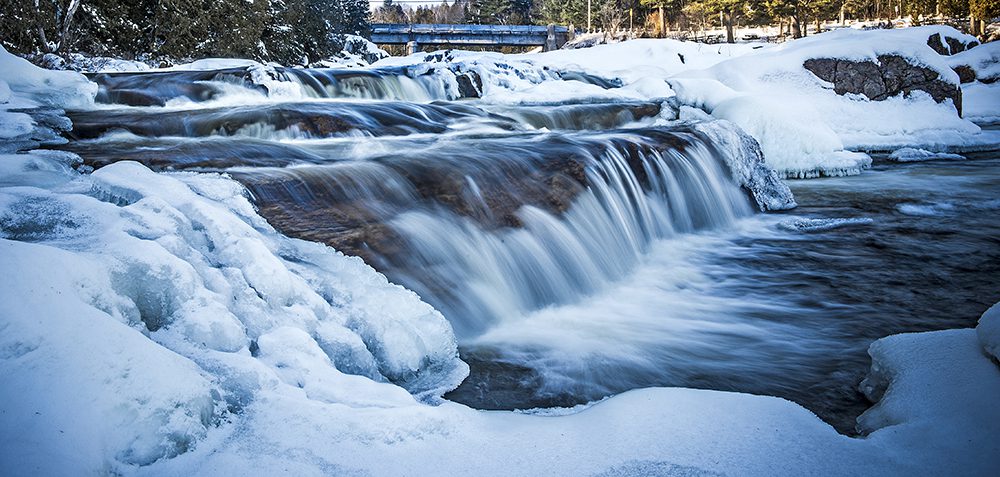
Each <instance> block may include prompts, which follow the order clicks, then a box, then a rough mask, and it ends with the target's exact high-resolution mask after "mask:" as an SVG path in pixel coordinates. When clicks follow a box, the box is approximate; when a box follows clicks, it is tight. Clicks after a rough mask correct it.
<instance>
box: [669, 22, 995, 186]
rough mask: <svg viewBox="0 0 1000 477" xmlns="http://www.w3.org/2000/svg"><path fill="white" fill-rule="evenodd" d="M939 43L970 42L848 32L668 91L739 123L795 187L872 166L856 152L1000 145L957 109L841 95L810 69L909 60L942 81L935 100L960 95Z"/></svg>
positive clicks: (908, 32) (926, 30)
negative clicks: (830, 63) (815, 62)
mask: <svg viewBox="0 0 1000 477" xmlns="http://www.w3.org/2000/svg"><path fill="white" fill-rule="evenodd" d="M933 34H939V35H941V36H951V37H956V36H958V37H961V36H962V34H960V33H958V32H957V31H955V30H954V29H951V28H950V27H943V26H934V27H919V28H907V29H900V30H880V31H857V30H853V29H841V30H836V31H833V32H829V33H824V34H822V35H816V36H814V37H810V38H806V39H800V40H795V41H792V42H788V43H786V44H784V45H782V46H781V47H777V48H771V49H766V50H761V51H759V52H756V53H752V54H747V55H743V56H739V57H735V58H732V59H729V60H726V61H723V62H720V63H718V64H716V65H714V66H711V67H709V68H706V69H702V70H688V71H683V72H680V73H678V74H677V75H674V76H673V77H671V78H670V79H669V82H670V85H671V87H672V88H673V89H674V90H675V91H676V93H677V98H678V100H679V102H680V104H682V105H687V106H691V107H697V108H700V109H702V110H704V111H706V112H708V113H710V114H712V115H713V116H715V117H717V118H723V119H728V120H730V121H733V122H734V123H736V124H738V125H739V126H740V127H742V128H743V129H744V130H746V131H747V132H748V133H749V134H751V135H752V136H754V137H755V138H756V139H757V140H758V141H759V142H760V144H761V148H762V149H763V150H764V157H765V158H766V159H767V161H768V163H769V164H770V165H771V166H772V167H774V168H775V169H777V170H778V172H779V173H782V174H784V175H785V176H788V177H817V176H824V175H846V174H857V173H859V172H860V171H861V169H863V168H866V167H868V166H869V165H870V164H871V159H870V158H869V157H868V156H867V155H866V154H863V153H862V152H852V151H879V150H893V149H897V148H899V147H902V145H915V146H919V147H924V146H925V145H926V146H927V148H930V149H937V150H944V149H947V148H961V147H965V146H969V145H975V146H976V147H987V148H988V147H994V146H996V144H1000V142H998V141H997V139H998V138H997V137H996V136H995V135H991V134H984V133H983V131H982V130H981V129H980V128H979V127H978V126H976V125H975V124H973V123H971V122H969V121H967V120H964V119H962V118H961V117H959V115H958V114H957V111H956V107H957V106H959V105H957V104H952V101H951V100H950V99H944V100H943V101H942V102H937V101H935V99H934V98H933V97H932V96H931V94H929V93H927V92H925V91H923V90H919V89H916V90H907V91H909V93H908V94H902V93H900V94H899V95H897V96H890V97H887V98H885V99H883V100H880V101H874V100H871V99H869V98H868V97H866V96H864V95H861V94H837V92H836V91H834V85H833V84H831V83H828V82H827V81H824V80H822V79H820V78H819V77H817V76H816V75H815V74H814V73H813V72H811V71H810V70H808V69H806V67H805V66H804V65H805V63H806V61H807V60H812V59H831V60H844V61H854V62H869V63H866V64H873V65H876V66H878V65H880V64H881V60H880V57H881V58H889V57H892V58H902V59H904V60H905V61H906V62H907V63H908V64H909V65H910V66H909V67H911V68H915V69H919V70H920V71H926V72H929V73H927V74H933V75H937V79H935V80H934V81H936V82H937V83H934V84H933V85H932V86H929V87H928V89H929V90H930V91H933V92H934V94H939V93H938V90H937V89H934V88H945V89H947V88H951V90H952V91H957V90H956V89H955V88H958V84H959V81H958V75H957V74H956V73H955V72H954V71H953V70H952V69H951V67H950V64H949V60H948V59H947V58H948V57H944V56H941V55H940V54H938V53H937V52H935V51H934V50H933V49H931V48H930V47H929V46H928V44H927V43H928V38H929V37H930V36H931V35H933ZM974 50H975V49H974ZM893 61H896V60H893ZM915 71H916V70H915ZM883 86H884V85H883ZM879 91H881V90H879ZM938 100H941V98H938Z"/></svg>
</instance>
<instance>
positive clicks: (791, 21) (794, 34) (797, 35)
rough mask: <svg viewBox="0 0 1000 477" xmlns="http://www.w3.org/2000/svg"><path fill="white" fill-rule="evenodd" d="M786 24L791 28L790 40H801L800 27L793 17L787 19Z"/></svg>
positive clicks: (796, 19)
mask: <svg viewBox="0 0 1000 477" xmlns="http://www.w3.org/2000/svg"><path fill="white" fill-rule="evenodd" d="M788 24H789V25H790V26H791V27H792V38H802V25H800V24H799V19H798V18H796V17H795V15H792V16H790V17H788Z"/></svg>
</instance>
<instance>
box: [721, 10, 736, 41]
mask: <svg viewBox="0 0 1000 477" xmlns="http://www.w3.org/2000/svg"><path fill="white" fill-rule="evenodd" d="M722 22H723V23H725V24H726V43H736V38H734V37H733V12H725V13H724V14H723V15H722Z"/></svg>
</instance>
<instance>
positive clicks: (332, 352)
mask: <svg viewBox="0 0 1000 477" xmlns="http://www.w3.org/2000/svg"><path fill="white" fill-rule="evenodd" d="M60 157H61V156H60ZM60 157H47V156H45V155H36V154H31V155H15V156H3V157H2V158H0V159H2V160H0V163H3V164H4V171H3V172H5V176H6V174H12V176H13V177H14V178H15V179H16V182H15V183H10V184H8V183H6V182H4V183H3V184H4V187H2V188H0V264H2V266H3V269H4V270H18V271H19V273H17V274H4V277H3V283H2V284H0V290H2V291H0V314H2V315H3V316H4V322H3V324H0V328H2V329H3V332H2V333H0V373H2V374H3V376H4V382H5V383H13V384H12V385H10V386H4V390H3V391H0V393H3V394H2V396H0V402H3V403H4V409H5V410H7V412H5V413H0V414H2V416H0V419H2V420H3V426H2V429H3V436H2V439H3V440H4V441H5V442H14V441H17V442H18V443H19V444H17V445H18V446H19V447H18V450H22V451H23V452H21V454H22V455H21V456H18V457H17V459H18V460H17V463H18V465H17V466H16V467H15V468H19V469H21V468H23V469H30V468H31V467H30V466H41V467H40V468H44V469H50V468H51V469H53V472H43V474H66V473H86V472H87V471H86V470H80V469H91V470H92V471H93V472H97V469H100V468H102V466H104V465H107V464H106V461H107V462H121V463H124V464H137V465H145V464H149V463H151V462H154V461H156V460H158V459H163V458H169V457H172V456H174V455H177V454H180V453H183V452H185V451H188V450H190V449H191V448H193V447H194V446H195V445H196V443H197V442H198V441H200V440H202V439H203V438H204V436H205V433H206V429H207V428H209V427H211V426H212V425H213V424H212V423H213V422H215V421H216V420H217V419H218V418H219V417H224V412H222V411H220V409H221V410H225V409H228V410H230V411H240V410H241V409H244V408H245V407H246V406H247V405H249V404H250V403H252V402H253V401H254V400H255V399H256V398H257V396H258V394H259V393H260V392H262V390H266V389H282V390H286V391H283V392H293V391H294V392H304V393H305V394H306V396H308V398H309V399H312V400H316V401H322V402H327V403H333V404H336V405H341V406H349V407H387V406H412V405H416V403H417V401H416V400H415V399H414V397H416V398H417V399H419V400H423V401H438V400H439V398H438V396H440V395H441V394H443V393H444V392H446V391H448V390H450V389H453V388H454V387H455V386H457V385H458V384H459V383H460V382H461V380H462V379H464V378H465V376H466V375H467V373H468V367H467V366H466V365H465V364H464V363H462V362H461V361H460V360H459V359H458V351H457V344H456V341H455V337H454V335H453V333H452V330H451V327H450V325H449V324H448V322H447V321H446V320H445V319H444V317H443V316H441V314H440V313H438V312H437V311H436V310H434V309H433V308H432V307H430V306H429V305H427V304H425V303H423V302H422V301H420V299H419V298H418V297H417V296H416V295H415V294H413V293H412V292H409V291H407V290H405V289H403V288H401V287H399V286H396V285H392V284H390V283H388V281H387V280H386V279H385V277H384V276H382V275H381V274H379V273H377V272H375V271H374V270H373V269H371V268H370V267H368V266H367V265H365V264H364V263H363V262H362V261H361V259H358V258H356V257H346V256H344V255H342V254H340V253H338V252H335V251H333V250H331V249H329V248H328V247H326V246H324V245H320V244H315V243H309V242H303V241H299V240H294V239H289V238H286V237H284V236H282V235H280V234H278V233H277V232H275V231H274V230H273V229H272V228H271V227H270V226H269V225H268V224H267V223H266V222H265V221H264V220H263V219H262V218H260V217H259V216H258V215H257V214H256V212H255V210H254V208H253V206H252V205H251V203H250V202H249V200H248V199H247V197H246V192H245V190H244V189H243V187H242V186H241V185H239V184H238V183H236V182H235V181H232V180H230V179H228V178H226V177H224V176H219V175H213V174H202V175H199V174H187V173H184V174H157V173H154V172H152V171H150V170H149V169H147V168H145V167H144V166H141V165H139V164H136V163H129V162H120V163H116V164H113V165H110V166H107V167H104V168H102V169H100V170H98V171H96V172H94V173H93V174H91V175H89V176H81V175H79V174H78V173H76V172H75V171H73V170H72V169H70V168H69V167H66V165H67V164H68V163H69V162H70V159H69V158H63V159H60ZM58 160H62V161H63V162H62V163H60V162H58ZM44 161H49V162H51V163H52V164H51V166H50V167H47V168H39V167H37V166H38V163H39V162H44ZM60 164H63V165H60ZM60 177H61V178H60ZM29 184H30V186H28V185H29ZM108 343H113V346H109V345H108ZM35 350H37V352H35ZM81 356H86V357H87V359H81V358H80V357H81ZM397 386H400V387H397ZM404 388H405V390H404ZM407 390H408V391H409V393H408V392H407ZM411 394H412V396H411ZM36 413H41V416H42V417H37V416H38V415H39V414H36ZM75 419H76V421H74V420H75ZM71 421H72V422H81V421H83V422H84V424H81V425H75V424H74V425H72V426H69V427H71V428H72V430H71V432H69V433H67V434H66V435H65V436H61V435H60V436H59V440H56V441H53V442H51V443H47V442H48V441H49V440H50V439H51V438H52V436H53V434H55V433H57V432H58V431H59V430H63V429H64V428H66V427H67V426H66V425H65V424H64V423H65V422H71ZM33 423H39V424H37V425H35V424H33ZM91 424H92V425H91ZM14 430H16V432H17V433H18V437H17V438H14V437H13V436H12V435H10V434H9V432H14ZM77 442H85V443H88V444H87V445H85V446H83V447H82V448H77V446H76V445H75V443H77ZM43 444H44V445H43ZM49 446H56V447H57V448H59V449H61V451H62V452H66V453H69V454H68V455H65V456H61V455H60V456H55V457H54V458H52V460H51V462H49V459H50V456H49V455H48V454H47V452H49V451H44V449H48V448H49ZM36 448H37V449H39V450H32V449H36ZM74 453H75V454H74ZM17 455H18V452H14V453H11V452H10V449H5V451H4V452H3V455H2V459H3V460H4V462H3V465H4V468H12V467H11V466H13V465H14V461H12V460H10V459H13V458H14V456H17ZM25 456H27V457H25ZM63 457H64V458H63ZM60 459H62V460H60ZM63 465H65V466H70V465H77V466H82V467H79V468H74V472H62V471H56V470H59V469H63V470H64V468H63V467H61V466H63Z"/></svg>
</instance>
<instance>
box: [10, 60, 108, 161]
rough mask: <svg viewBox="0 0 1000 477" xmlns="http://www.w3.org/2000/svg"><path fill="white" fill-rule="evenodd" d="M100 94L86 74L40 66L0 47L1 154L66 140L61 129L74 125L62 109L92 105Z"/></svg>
mask: <svg viewBox="0 0 1000 477" xmlns="http://www.w3.org/2000/svg"><path fill="white" fill-rule="evenodd" d="M96 94H97V85H96V84H93V83H91V82H90V81H88V80H87V78H85V77H84V76H83V75H80V74H79V73H74V72H69V71H49V70H44V69H41V68H38V67H37V66H35V65H32V64H31V63H29V62H28V61H27V60H25V59H23V58H19V57H17V56H14V55H12V54H10V53H8V52H7V50H5V49H4V48H3V47H2V46H0V153H8V152H17V151H23V150H29V149H32V148H35V147H38V146H39V145H40V144H61V143H63V142H65V139H63V138H62V137H61V136H60V135H59V133H58V131H62V130H68V129H69V128H70V126H71V125H70V122H69V120H68V119H66V117H65V116H64V115H63V112H62V110H61V109H59V108H83V107H89V106H92V105H93V103H94V96H95V95H96ZM13 109H18V110H25V111H27V112H20V111H11V110H13Z"/></svg>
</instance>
